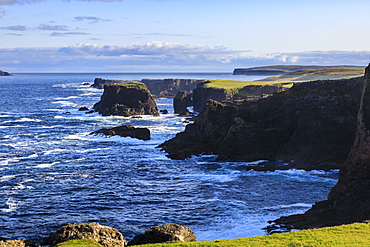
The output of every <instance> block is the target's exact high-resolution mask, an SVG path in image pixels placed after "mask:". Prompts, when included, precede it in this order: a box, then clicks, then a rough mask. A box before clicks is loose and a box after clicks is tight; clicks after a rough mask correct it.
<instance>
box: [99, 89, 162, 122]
mask: <svg viewBox="0 0 370 247" xmlns="http://www.w3.org/2000/svg"><path fill="white" fill-rule="evenodd" d="M94 110H95V111H97V112H99V113H100V114H102V115H103V116H110V115H117V116H125V117H128V116H135V115H154V116H158V108H157V105H156V103H155V101H154V99H153V97H152V96H151V94H150V92H149V90H148V88H147V87H146V86H145V84H143V83H128V84H108V85H104V93H103V95H102V96H101V100H100V101H99V102H98V103H96V104H95V105H94Z"/></svg>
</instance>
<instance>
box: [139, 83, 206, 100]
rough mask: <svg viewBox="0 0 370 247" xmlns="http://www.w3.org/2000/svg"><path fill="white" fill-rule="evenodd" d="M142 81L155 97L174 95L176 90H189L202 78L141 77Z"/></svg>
mask: <svg viewBox="0 0 370 247" xmlns="http://www.w3.org/2000/svg"><path fill="white" fill-rule="evenodd" d="M141 82H142V83H144V84H145V85H147V87H148V88H149V90H150V92H151V93H152V94H153V95H155V96H156V97H157V98H162V97H169V98H173V97H175V96H176V94H177V92H178V91H180V90H181V91H191V90H193V89H194V88H196V87H197V85H198V84H199V83H202V82H203V80H196V79H172V78H168V79H163V80H159V79H142V80H141Z"/></svg>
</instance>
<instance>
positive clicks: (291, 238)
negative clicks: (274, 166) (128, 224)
mask: <svg viewBox="0 0 370 247" xmlns="http://www.w3.org/2000/svg"><path fill="white" fill-rule="evenodd" d="M140 246H147V247H149V246H150V247H180V246H181V247H193V246H196V247H205V246H207V247H208V246H209V247H216V246H217V247H218V246H220V247H221V246H222V247H224V246H225V247H227V246H230V247H231V246H235V247H248V246H250V247H252V246H253V247H259V246H263V247H272V246H275V247H276V246H290V247H300V246H302V247H303V246H325V247H326V246H337V247H339V246H340V247H342V246H370V224H366V223H355V224H351V225H343V226H337V227H326V228H320V229H310V230H302V231H297V232H289V233H276V234H272V235H267V236H261V237H251V238H239V239H230V240H220V241H199V242H190V243H163V244H152V245H140Z"/></svg>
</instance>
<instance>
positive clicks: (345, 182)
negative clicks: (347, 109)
mask: <svg viewBox="0 0 370 247" xmlns="http://www.w3.org/2000/svg"><path fill="white" fill-rule="evenodd" d="M369 131H370V66H369V67H367V68H366V71H365V79H364V82H363V91H362V98H361V105H360V110H359V111H358V120H357V131H356V138H355V141H354V144H353V146H352V149H351V151H350V153H349V155H348V158H347V160H346V162H345V164H344V165H343V167H342V168H341V170H340V173H339V180H338V183H337V184H336V185H335V186H334V187H333V188H332V190H331V191H330V193H329V196H328V200H326V201H322V202H318V203H316V204H315V205H314V206H313V207H312V208H311V209H310V210H308V211H307V212H306V213H305V214H302V215H292V216H288V217H282V218H280V219H278V220H275V221H274V223H275V224H277V225H278V226H280V227H287V228H311V227H320V226H332V225H339V224H346V223H352V222H361V221H365V220H368V219H370V194H369V190H370V134H369Z"/></svg>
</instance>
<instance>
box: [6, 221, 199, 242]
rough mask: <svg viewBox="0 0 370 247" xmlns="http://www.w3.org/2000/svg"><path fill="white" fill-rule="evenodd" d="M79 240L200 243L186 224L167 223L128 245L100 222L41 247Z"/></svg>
mask: <svg viewBox="0 0 370 247" xmlns="http://www.w3.org/2000/svg"><path fill="white" fill-rule="evenodd" d="M76 239H92V240H94V241H95V242H96V243H98V244H101V245H102V246H104V247H125V246H134V245H141V244H153V243H165V242H171V241H180V242H193V241H196V236H195V234H194V232H193V231H192V230H191V229H190V228H188V227H186V226H183V225H177V224H164V225H159V226H154V227H151V228H150V229H149V230H147V231H145V233H143V234H140V235H137V236H135V237H134V238H133V239H132V240H131V241H129V242H127V241H126V239H125V238H124V236H123V235H122V233H120V232H119V231H118V230H117V229H115V228H112V227H108V226H103V225H100V224H98V223H78V224H69V225H66V226H63V227H61V228H60V229H59V230H57V231H56V232H54V233H52V234H50V235H49V236H48V237H46V238H44V239H43V241H42V242H41V243H40V245H37V246H39V247H53V246H56V245H57V244H60V243H63V242H67V241H69V240H76ZM35 246H36V244H35V242H34V241H32V240H6V241H0V247H35Z"/></svg>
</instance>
